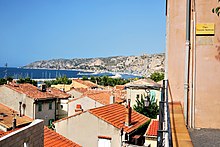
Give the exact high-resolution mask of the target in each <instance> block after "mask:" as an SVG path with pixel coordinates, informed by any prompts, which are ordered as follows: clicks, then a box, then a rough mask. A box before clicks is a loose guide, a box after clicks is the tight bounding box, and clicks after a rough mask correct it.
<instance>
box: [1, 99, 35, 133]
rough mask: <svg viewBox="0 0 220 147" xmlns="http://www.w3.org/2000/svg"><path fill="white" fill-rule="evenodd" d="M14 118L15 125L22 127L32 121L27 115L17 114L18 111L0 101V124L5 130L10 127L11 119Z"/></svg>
mask: <svg viewBox="0 0 220 147" xmlns="http://www.w3.org/2000/svg"><path fill="white" fill-rule="evenodd" d="M14 117H15V118H16V126H17V127H22V126H24V125H27V124H29V123H31V122H32V119H30V118H29V117H27V116H21V117H20V116H19V114H18V112H16V111H14V110H12V109H10V108H9V107H7V106H5V105H3V104H1V103H0V126H2V127H4V128H6V129H7V130H10V129H12V121H13V119H14Z"/></svg>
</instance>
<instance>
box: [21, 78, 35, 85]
mask: <svg viewBox="0 0 220 147" xmlns="http://www.w3.org/2000/svg"><path fill="white" fill-rule="evenodd" d="M17 83H19V84H22V83H30V84H33V85H34V86H37V81H34V80H32V79H31V78H29V77H27V78H19V80H17Z"/></svg>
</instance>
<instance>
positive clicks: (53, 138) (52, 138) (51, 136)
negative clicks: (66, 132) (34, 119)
mask: <svg viewBox="0 0 220 147" xmlns="http://www.w3.org/2000/svg"><path fill="white" fill-rule="evenodd" d="M61 146H62V147H81V146H80V145H78V144H76V143H74V142H72V141H71V140H69V139H67V138H65V137H64V136H62V135H60V134H59V133H57V132H54V131H53V130H50V129H48V128H47V127H44V147H61Z"/></svg>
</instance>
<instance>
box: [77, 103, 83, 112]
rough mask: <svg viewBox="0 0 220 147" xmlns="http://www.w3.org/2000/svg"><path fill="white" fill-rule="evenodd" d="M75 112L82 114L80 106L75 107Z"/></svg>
mask: <svg viewBox="0 0 220 147" xmlns="http://www.w3.org/2000/svg"><path fill="white" fill-rule="evenodd" d="M75 112H83V109H82V106H81V105H80V104H77V105H76V109H75Z"/></svg>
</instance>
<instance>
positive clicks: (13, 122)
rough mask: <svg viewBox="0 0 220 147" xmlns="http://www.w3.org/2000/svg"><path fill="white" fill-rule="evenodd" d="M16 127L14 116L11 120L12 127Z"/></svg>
mask: <svg viewBox="0 0 220 147" xmlns="http://www.w3.org/2000/svg"><path fill="white" fill-rule="evenodd" d="M15 128H16V118H15V117H14V118H13V120H12V129H13V130H14V129H15Z"/></svg>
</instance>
